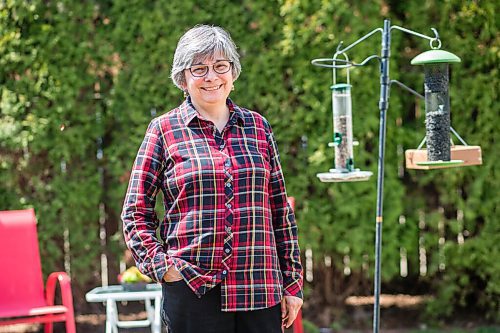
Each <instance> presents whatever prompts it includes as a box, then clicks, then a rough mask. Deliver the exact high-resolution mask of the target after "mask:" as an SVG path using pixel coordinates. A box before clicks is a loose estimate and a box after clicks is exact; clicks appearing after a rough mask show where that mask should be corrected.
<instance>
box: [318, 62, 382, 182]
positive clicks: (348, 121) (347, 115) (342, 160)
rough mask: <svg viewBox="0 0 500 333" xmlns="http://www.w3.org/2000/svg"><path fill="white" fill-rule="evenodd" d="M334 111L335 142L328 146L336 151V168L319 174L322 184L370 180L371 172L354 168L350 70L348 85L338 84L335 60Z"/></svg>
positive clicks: (332, 87)
mask: <svg viewBox="0 0 500 333" xmlns="http://www.w3.org/2000/svg"><path fill="white" fill-rule="evenodd" d="M331 61H333V66H332V68H333V85H332V86H331V87H330V89H331V90H332V111H333V142H330V143H329V144H328V146H329V147H333V148H334V151H335V159H334V167H333V168H332V169H330V170H329V171H328V172H323V173H318V174H317V177H318V178H319V179H320V180H321V181H322V182H354V181H363V180H368V179H369V178H370V176H371V175H372V172H370V171H361V170H360V169H356V168H355V167H354V154H353V145H354V142H353V132H352V102H351V88H352V86H351V84H350V83H349V70H347V83H337V80H336V73H335V69H336V67H335V62H336V61H339V60H338V59H336V56H334V58H333V59H331ZM313 63H314V62H313Z"/></svg>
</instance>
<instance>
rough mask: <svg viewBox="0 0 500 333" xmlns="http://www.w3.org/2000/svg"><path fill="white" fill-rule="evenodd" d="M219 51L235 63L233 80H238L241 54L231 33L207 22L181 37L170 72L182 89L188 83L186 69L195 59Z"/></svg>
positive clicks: (202, 58)
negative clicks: (185, 74)
mask: <svg viewBox="0 0 500 333" xmlns="http://www.w3.org/2000/svg"><path fill="white" fill-rule="evenodd" d="M217 53H221V54H223V55H224V56H225V57H227V59H228V60H229V61H231V62H232V63H233V66H232V74H233V80H236V79H237V78H238V76H240V73H241V64H240V56H239V54H238V51H236V45H235V44H234V42H233V40H232V39H231V36H230V35H229V33H228V32H227V31H225V30H224V29H222V28H221V27H217V26H210V25H205V24H203V25H196V26H194V27H193V28H191V29H189V30H188V31H187V32H186V33H185V34H184V35H182V37H181V38H180V39H179V42H178V43H177V48H176V49H175V54H174V62H173V64H172V73H171V74H170V77H171V78H172V81H174V84H175V85H176V86H177V87H178V88H179V89H181V90H182V89H183V88H182V86H183V85H185V84H186V78H185V76H184V70H185V69H186V68H188V67H191V65H192V64H193V62H194V61H198V60H204V59H206V58H209V57H211V56H213V55H214V54H217Z"/></svg>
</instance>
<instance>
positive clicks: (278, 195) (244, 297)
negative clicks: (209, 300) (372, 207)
mask: <svg viewBox="0 0 500 333" xmlns="http://www.w3.org/2000/svg"><path fill="white" fill-rule="evenodd" d="M227 105H228V107H229V110H230V117H229V121H228V123H227V125H226V126H225V128H224V129H223V131H222V132H219V131H218V130H217V128H216V127H215V125H214V124H213V123H212V122H211V121H208V120H206V119H204V118H203V117H202V116H200V114H199V113H198V112H197V111H196V110H195V109H194V107H193V106H192V104H191V102H190V100H189V98H188V99H187V100H186V101H185V102H184V103H183V104H182V105H180V107H178V108H176V109H174V110H172V111H170V112H168V113H167V114H164V115H162V116H160V117H158V118H156V119H154V120H153V121H152V122H151V123H150V125H149V127H148V130H147V132H146V136H145V138H144V141H143V142H142V145H141V147H140V148H139V152H138V154H137V157H136V160H135V163H134V167H133V170H132V174H131V177H130V183H129V187H128V191H127V196H126V198H125V203H124V206H123V212H122V219H123V231H124V235H125V240H126V243H127V246H128V247H129V248H130V249H131V251H132V254H133V256H134V258H135V260H136V262H137V264H138V267H139V269H140V270H141V271H142V272H143V273H144V274H146V275H148V276H149V277H151V278H153V279H154V280H156V281H159V282H161V281H162V280H163V276H164V274H165V273H166V271H167V269H168V268H169V267H170V266H171V265H174V267H175V268H177V270H178V271H179V272H180V274H181V275H182V277H183V278H184V280H185V282H186V283H187V284H188V286H189V287H190V288H191V289H192V290H193V291H194V292H195V293H196V295H198V296H199V297H201V296H202V295H203V294H205V293H206V292H207V291H208V290H210V289H211V288H213V287H214V286H215V285H217V284H219V283H220V284H221V289H222V295H221V296H222V310H223V311H240V310H256V309H262V308H268V307H271V306H273V305H276V304H278V303H279V302H280V301H281V298H282V296H283V295H292V296H298V297H302V266H301V263H300V255H299V245H298V242H297V226H296V223H295V218H294V214H293V211H292V209H291V207H290V205H289V204H288V201H287V196H286V191H285V183H284V179H283V173H282V170H281V166H280V161H279V155H278V149H277V146H276V142H275V140H274V137H273V133H272V130H271V126H270V125H269V123H268V122H267V120H266V119H265V118H264V117H262V116H261V115H259V114H258V113H256V112H253V111H249V110H246V109H244V108H240V107H238V106H237V105H235V104H233V103H232V101H231V100H229V99H228V100H227ZM159 191H162V192H163V196H164V207H165V216H164V218H163V220H162V221H161V222H160V221H159V220H158V218H157V216H156V214H155V212H154V207H155V200H156V195H157V193H158V192H159ZM158 228H159V233H157V229H158Z"/></svg>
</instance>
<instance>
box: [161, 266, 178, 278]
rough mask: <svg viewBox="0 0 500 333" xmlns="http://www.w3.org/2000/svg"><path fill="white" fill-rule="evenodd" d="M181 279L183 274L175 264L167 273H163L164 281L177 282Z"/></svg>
mask: <svg viewBox="0 0 500 333" xmlns="http://www.w3.org/2000/svg"><path fill="white" fill-rule="evenodd" d="M180 280H182V275H181V273H179V271H178V270H177V269H175V267H174V266H170V267H169V269H168V271H167V273H165V275H163V281H165V282H175V281H180Z"/></svg>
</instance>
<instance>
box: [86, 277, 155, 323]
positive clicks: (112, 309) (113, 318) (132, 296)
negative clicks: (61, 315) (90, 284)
mask: <svg viewBox="0 0 500 333" xmlns="http://www.w3.org/2000/svg"><path fill="white" fill-rule="evenodd" d="M161 296H162V292H161V285H160V284H158V283H150V284H148V285H147V286H146V289H145V290H140V291H129V290H125V289H124V288H123V286H120V285H114V286H107V287H97V288H94V289H92V290H91V291H89V292H88V293H87V294H86V295H85V299H86V300H87V302H104V303H106V333H118V328H134V327H148V326H151V333H160V332H161V317H160V307H161ZM151 300H154V304H153V305H152V304H151ZM117 301H144V302H145V305H146V312H147V319H146V320H127V321H120V320H119V319H118V309H117V307H116V302H117Z"/></svg>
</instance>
